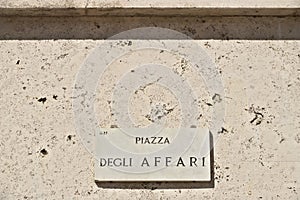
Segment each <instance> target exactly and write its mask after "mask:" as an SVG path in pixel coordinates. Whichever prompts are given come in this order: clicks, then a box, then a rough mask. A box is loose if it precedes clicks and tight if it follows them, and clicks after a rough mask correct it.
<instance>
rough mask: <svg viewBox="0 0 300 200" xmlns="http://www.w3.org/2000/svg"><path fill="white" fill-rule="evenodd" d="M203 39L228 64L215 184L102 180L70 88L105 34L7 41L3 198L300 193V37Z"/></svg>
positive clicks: (1, 125)
mask: <svg viewBox="0 0 300 200" xmlns="http://www.w3.org/2000/svg"><path fill="white" fill-rule="evenodd" d="M198 43H199V45H201V46H202V47H203V48H205V50H206V51H207V52H208V54H209V55H210V57H211V58H212V59H213V60H214V61H215V63H216V65H217V66H218V67H219V70H220V72H221V73H222V77H223V83H224V86H225V94H226V98H225V99H224V101H226V105H227V112H226V117H225V124H224V127H223V129H221V130H220V133H219V134H220V135H219V139H218V141H217V145H216V146H215V188H201V189H167V190H161V189H159V190H148V189H131V190H122V189H107V188H99V187H98V186H97V185H96V184H95V182H94V174H93V168H94V167H93V159H92V156H91V155H89V153H88V152H87V151H86V149H85V148H84V147H83V146H82V144H81V143H80V138H79V137H78V136H77V135H76V133H75V130H74V124H73V113H72V108H71V105H72V104H71V102H72V99H71V96H72V93H71V90H72V87H73V83H74V80H75V76H76V73H77V71H78V69H79V67H80V65H81V63H82V61H83V60H84V58H85V57H86V56H87V55H88V53H89V52H90V50H91V49H93V48H94V47H96V46H97V45H100V44H101V41H92V40H85V41H75V40H68V41H65V40H60V41H53V40H41V41H36V40H32V41H1V42H0V47H1V48H0V55H1V58H2V59H1V60H0V66H1V72H2V73H1V76H0V87H1V90H0V94H1V95H0V96H1V98H0V106H1V121H0V137H1V139H0V141H1V142H0V151H1V157H0V169H1V171H0V198H2V199H72V198H75V199H76V198H78V199H99V198H101V199H104V198H107V199H129V198H130V199H141V198H143V199H160V198H172V199H173V198H174V199H239V198H243V199H272V198H273V199H297V198H298V197H299V192H300V191H299V190H300V187H299V181H300V164H299V163H300V160H299V153H300V152H299V150H300V148H299V145H300V143H299V132H300V124H299V121H300V119H299V116H300V114H299V113H300V107H299V103H298V95H299V94H300V90H299V88H300V80H299V77H300V75H299V73H300V69H299V64H300V61H299V59H300V58H299V56H300V55H299V47H300V43H299V41H292V40H291V41H263V40H261V41H246V40H232V41H221V40H217V41H211V40H203V41H198ZM149 92H150V91H149ZM129 185H130V184H129ZM185 185H186V184H185ZM111 187H113V184H111Z"/></svg>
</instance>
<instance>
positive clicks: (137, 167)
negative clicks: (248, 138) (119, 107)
mask: <svg viewBox="0 0 300 200" xmlns="http://www.w3.org/2000/svg"><path fill="white" fill-rule="evenodd" d="M96 157H97V159H96V162H95V179H96V180H97V181H210V179H211V167H210V166H211V157H210V136H209V131H208V129H204V128H203V129H200V128H178V129H175V128H165V129H163V130H160V131H157V132H153V133H151V132H149V129H143V128H135V129H134V128H130V129H125V130H122V129H119V128H111V129H101V131H100V132H99V133H97V134H96Z"/></svg>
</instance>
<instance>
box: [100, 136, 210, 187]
mask: <svg viewBox="0 0 300 200" xmlns="http://www.w3.org/2000/svg"><path fill="white" fill-rule="evenodd" d="M209 146H210V158H211V162H210V171H211V173H210V174H211V175H210V181H159V182H158V181H105V182H102V181H101V182H100V181H95V183H96V185H97V186H98V187H100V188H107V189H150V190H155V189H200V188H214V187H215V179H214V143H213V135H212V134H211V132H210V133H209Z"/></svg>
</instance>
